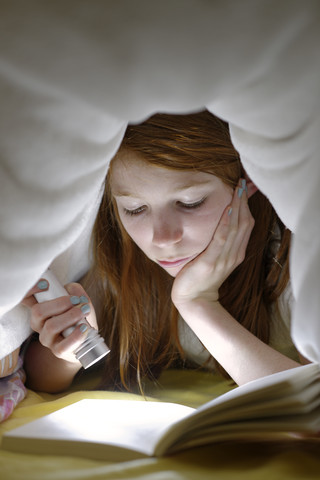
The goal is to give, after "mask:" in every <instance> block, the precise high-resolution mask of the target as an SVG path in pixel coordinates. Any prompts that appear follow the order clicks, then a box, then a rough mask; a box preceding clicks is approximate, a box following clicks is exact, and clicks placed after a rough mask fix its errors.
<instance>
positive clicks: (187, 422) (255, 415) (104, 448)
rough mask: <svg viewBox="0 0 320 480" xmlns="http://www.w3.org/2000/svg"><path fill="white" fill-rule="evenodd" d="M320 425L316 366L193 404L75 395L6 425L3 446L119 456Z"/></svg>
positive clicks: (319, 384)
mask: <svg viewBox="0 0 320 480" xmlns="http://www.w3.org/2000/svg"><path fill="white" fill-rule="evenodd" d="M318 431H320V366H319V365H318V364H310V365H305V366H301V367H298V368H295V369H292V370H287V371H284V372H280V373H276V374H274V375H270V376H267V377H264V378H261V379H258V380H255V381H252V382H249V383H247V384H245V385H243V386H241V387H236V388H234V389H233V390H231V391H229V392H227V393H225V394H224V395H221V396H219V397H217V398H215V399H214V400H211V401H210V402H207V403H205V404H204V405H202V406H201V407H199V408H197V409H194V408H190V407H186V406H183V405H179V404H174V403H165V402H155V401H145V400H142V401H135V400H133V401H131V400H130V401H128V400H103V399H102V400H100V399H93V400H80V401H79V402H76V403H74V404H72V405H69V406H67V407H65V408H62V409H60V410H57V411H56V412H54V413H51V414H49V415H46V416H44V417H42V418H39V419H37V420H34V421H32V422H30V423H28V424H26V425H23V426H21V427H18V428H16V429H14V430H11V431H9V432H6V433H5V434H4V436H3V441H2V448H4V449H7V450H12V451H19V452H24V453H36V454H39V453H40V454H54V455H69V456H75V455H76V456H82V457H88V458H95V459H102V460H112V461H124V460H130V459H133V458H139V457H145V456H164V455H169V454H172V453H174V452H178V451H181V450H184V449H187V448H190V447H194V446H199V445H204V444H209V443H214V442H221V441H230V440H231V441H238V440H255V439H257V440H259V441H264V440H270V439H279V438H281V439H282V438H290V432H308V433H316V432H318Z"/></svg>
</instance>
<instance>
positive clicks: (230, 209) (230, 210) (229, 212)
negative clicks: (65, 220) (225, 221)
mask: <svg viewBox="0 0 320 480" xmlns="http://www.w3.org/2000/svg"><path fill="white" fill-rule="evenodd" d="M231 213H232V207H230V208H229V210H228V215H229V216H230V215H231Z"/></svg>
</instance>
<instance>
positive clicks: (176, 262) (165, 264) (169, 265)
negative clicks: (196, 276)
mask: <svg viewBox="0 0 320 480" xmlns="http://www.w3.org/2000/svg"><path fill="white" fill-rule="evenodd" d="M191 258H192V257H186V258H180V259H178V260H172V261H168V260H158V263H159V265H160V266H161V267H164V268H174V267H179V266H180V265H182V264H183V263H186V262H188V261H189V260H190V259H191Z"/></svg>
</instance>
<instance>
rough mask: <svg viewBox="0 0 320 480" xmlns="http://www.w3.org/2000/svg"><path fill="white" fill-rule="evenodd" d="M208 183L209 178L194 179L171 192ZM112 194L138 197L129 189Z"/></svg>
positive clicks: (115, 191)
mask: <svg viewBox="0 0 320 480" xmlns="http://www.w3.org/2000/svg"><path fill="white" fill-rule="evenodd" d="M209 184H210V181H209V180H203V181H195V182H192V183H186V184H184V185H181V186H179V187H177V188H175V189H174V190H173V192H174V193H175V192H177V193H179V192H182V191H184V190H190V189H191V188H194V187H203V186H206V185H209ZM112 195H113V196H114V197H132V198H138V197H137V196H136V195H134V194H133V193H132V192H130V191H126V190H123V191H122V190H118V191H117V190H114V191H113V192H112Z"/></svg>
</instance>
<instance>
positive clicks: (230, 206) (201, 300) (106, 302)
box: [24, 111, 299, 391]
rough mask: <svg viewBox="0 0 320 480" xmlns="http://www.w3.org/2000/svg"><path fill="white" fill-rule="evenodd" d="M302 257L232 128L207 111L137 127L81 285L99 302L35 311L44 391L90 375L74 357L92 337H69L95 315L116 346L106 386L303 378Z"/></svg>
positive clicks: (120, 161) (33, 361)
mask: <svg viewBox="0 0 320 480" xmlns="http://www.w3.org/2000/svg"><path fill="white" fill-rule="evenodd" d="M289 245H290V232H289V231H288V230H287V229H286V228H285V226H284V225H283V224H282V223H281V221H280V219H279V218H278V216H277V214H276V212H275V211H274V209H273V208H272V206H271V205H270V203H269V201H268V200H267V198H266V197H265V196H264V195H263V194H262V193H261V192H259V191H257V189H256V187H255V186H254V184H253V183H252V182H251V181H250V179H248V178H246V174H245V172H244V171H243V169H242V167H241V163H240V160H239V156H238V154H237V152H236V151H235V149H234V148H233V146H232V144H231V141H230V138H229V132H228V127H227V125H226V124H225V123H224V122H223V121H221V120H219V119H217V118H216V117H214V116H213V115H212V114H210V113H209V112H207V111H203V112H200V113H194V114H189V115H165V114H157V115H154V116H153V117H151V118H150V119H148V120H146V121H145V122H143V123H142V124H139V125H130V126H128V128H127V131H126V134H125V137H124V139H123V142H122V144H121V147H120V149H119V150H118V152H117V154H116V156H115V157H114V159H113V160H112V162H111V165H110V169H109V173H108V176H107V179H106V182H105V190H104V195H103V199H102V203H101V206H100V209H99V213H98V216H97V220H96V224H95V229H94V235H93V253H94V264H93V267H92V269H91V271H90V272H89V274H88V276H87V277H86V279H85V280H84V283H83V285H84V286H85V287H86V291H84V290H83V287H81V285H79V284H72V285H71V286H69V287H68V288H69V292H70V294H71V295H73V297H74V296H76V298H78V299H79V298H80V297H81V296H82V297H83V296H84V295H86V296H87V297H88V294H90V297H91V300H89V299H88V302H86V301H85V302H80V301H79V302H78V305H75V306H74V305H72V304H71V301H70V298H73V297H70V298H68V297H62V298H61V299H56V300H52V301H50V302H46V303H43V304H36V302H35V301H34V300H33V299H32V294H33V293H34V292H35V291H37V287H35V288H34V289H33V290H31V291H30V292H29V294H28V296H27V298H26V299H25V301H24V303H25V304H28V305H29V306H31V307H32V327H33V328H34V330H35V331H37V332H39V334H40V336H39V338H40V342H41V343H33V344H32V345H31V347H30V348H29V351H28V352H27V356H26V360H25V363H26V371H27V375H28V378H29V382H30V384H31V386H32V388H39V387H41V389H45V390H47V391H56V390H59V389H60V390H61V389H63V388H66V387H67V386H68V385H69V383H70V382H71V381H72V379H73V377H74V375H75V373H76V372H77V371H78V370H79V369H80V365H79V364H78V363H77V362H76V361H75V360H74V359H73V358H72V356H71V355H70V354H71V351H72V350H73V349H74V348H75V347H76V346H77V344H78V343H79V342H80V340H81V335H85V334H86V333H85V332H84V333H83V332H81V331H80V328H77V329H76V330H75V331H74V332H73V334H72V335H71V336H70V337H68V338H67V339H63V337H62V336H61V332H62V331H63V330H64V329H65V328H66V327H67V326H70V325H71V324H73V323H75V320H78V319H79V318H80V317H81V316H84V313H83V312H81V308H82V309H85V310H88V309H89V307H91V314H90V315H91V316H89V317H88V316H87V318H88V319H89V321H90V323H93V325H96V320H95V318H96V317H95V314H97V319H98V320H97V324H98V326H99V329H100V333H101V334H102V335H103V336H104V337H105V340H106V343H107V344H108V345H109V347H110V348H111V353H110V354H109V355H108V356H107V357H106V359H105V372H104V379H103V384H104V386H105V387H106V388H123V387H124V388H126V389H128V390H133V389H134V388H135V387H136V386H137V385H138V386H139V387H140V389H141V390H142V389H143V379H144V378H146V377H150V378H156V377H158V376H159V374H160V373H161V371H162V370H163V369H165V368H168V367H169V366H175V367H176V366H179V365H180V366H182V365H195V364H198V365H202V366H204V367H206V368H218V369H219V370H220V371H221V373H222V374H223V375H225V376H229V377H231V378H232V379H233V380H234V381H235V382H236V383H237V384H238V385H240V384H243V383H246V382H248V381H250V380H253V379H256V378H258V377H261V376H265V375H268V374H272V373H275V372H277V371H281V370H284V369H289V368H294V367H296V366H298V365H299V356H298V353H297V352H296V350H295V348H294V346H293V345H292V342H291V339H290V334H289V300H290V291H289V271H288V254H289ZM86 292H88V294H87V293H86ZM93 304H94V305H95V309H93ZM84 307H85V308H84ZM87 313H88V312H87ZM42 344H43V345H44V346H47V347H49V349H48V348H44V347H43V345H42ZM40 359H41V362H39V360H40ZM43 362H45V363H43ZM41 363H42V364H45V365H46V369H45V370H41V371H39V365H40V364H41ZM48 372H50V374H48ZM45 377H46V379H45Z"/></svg>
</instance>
